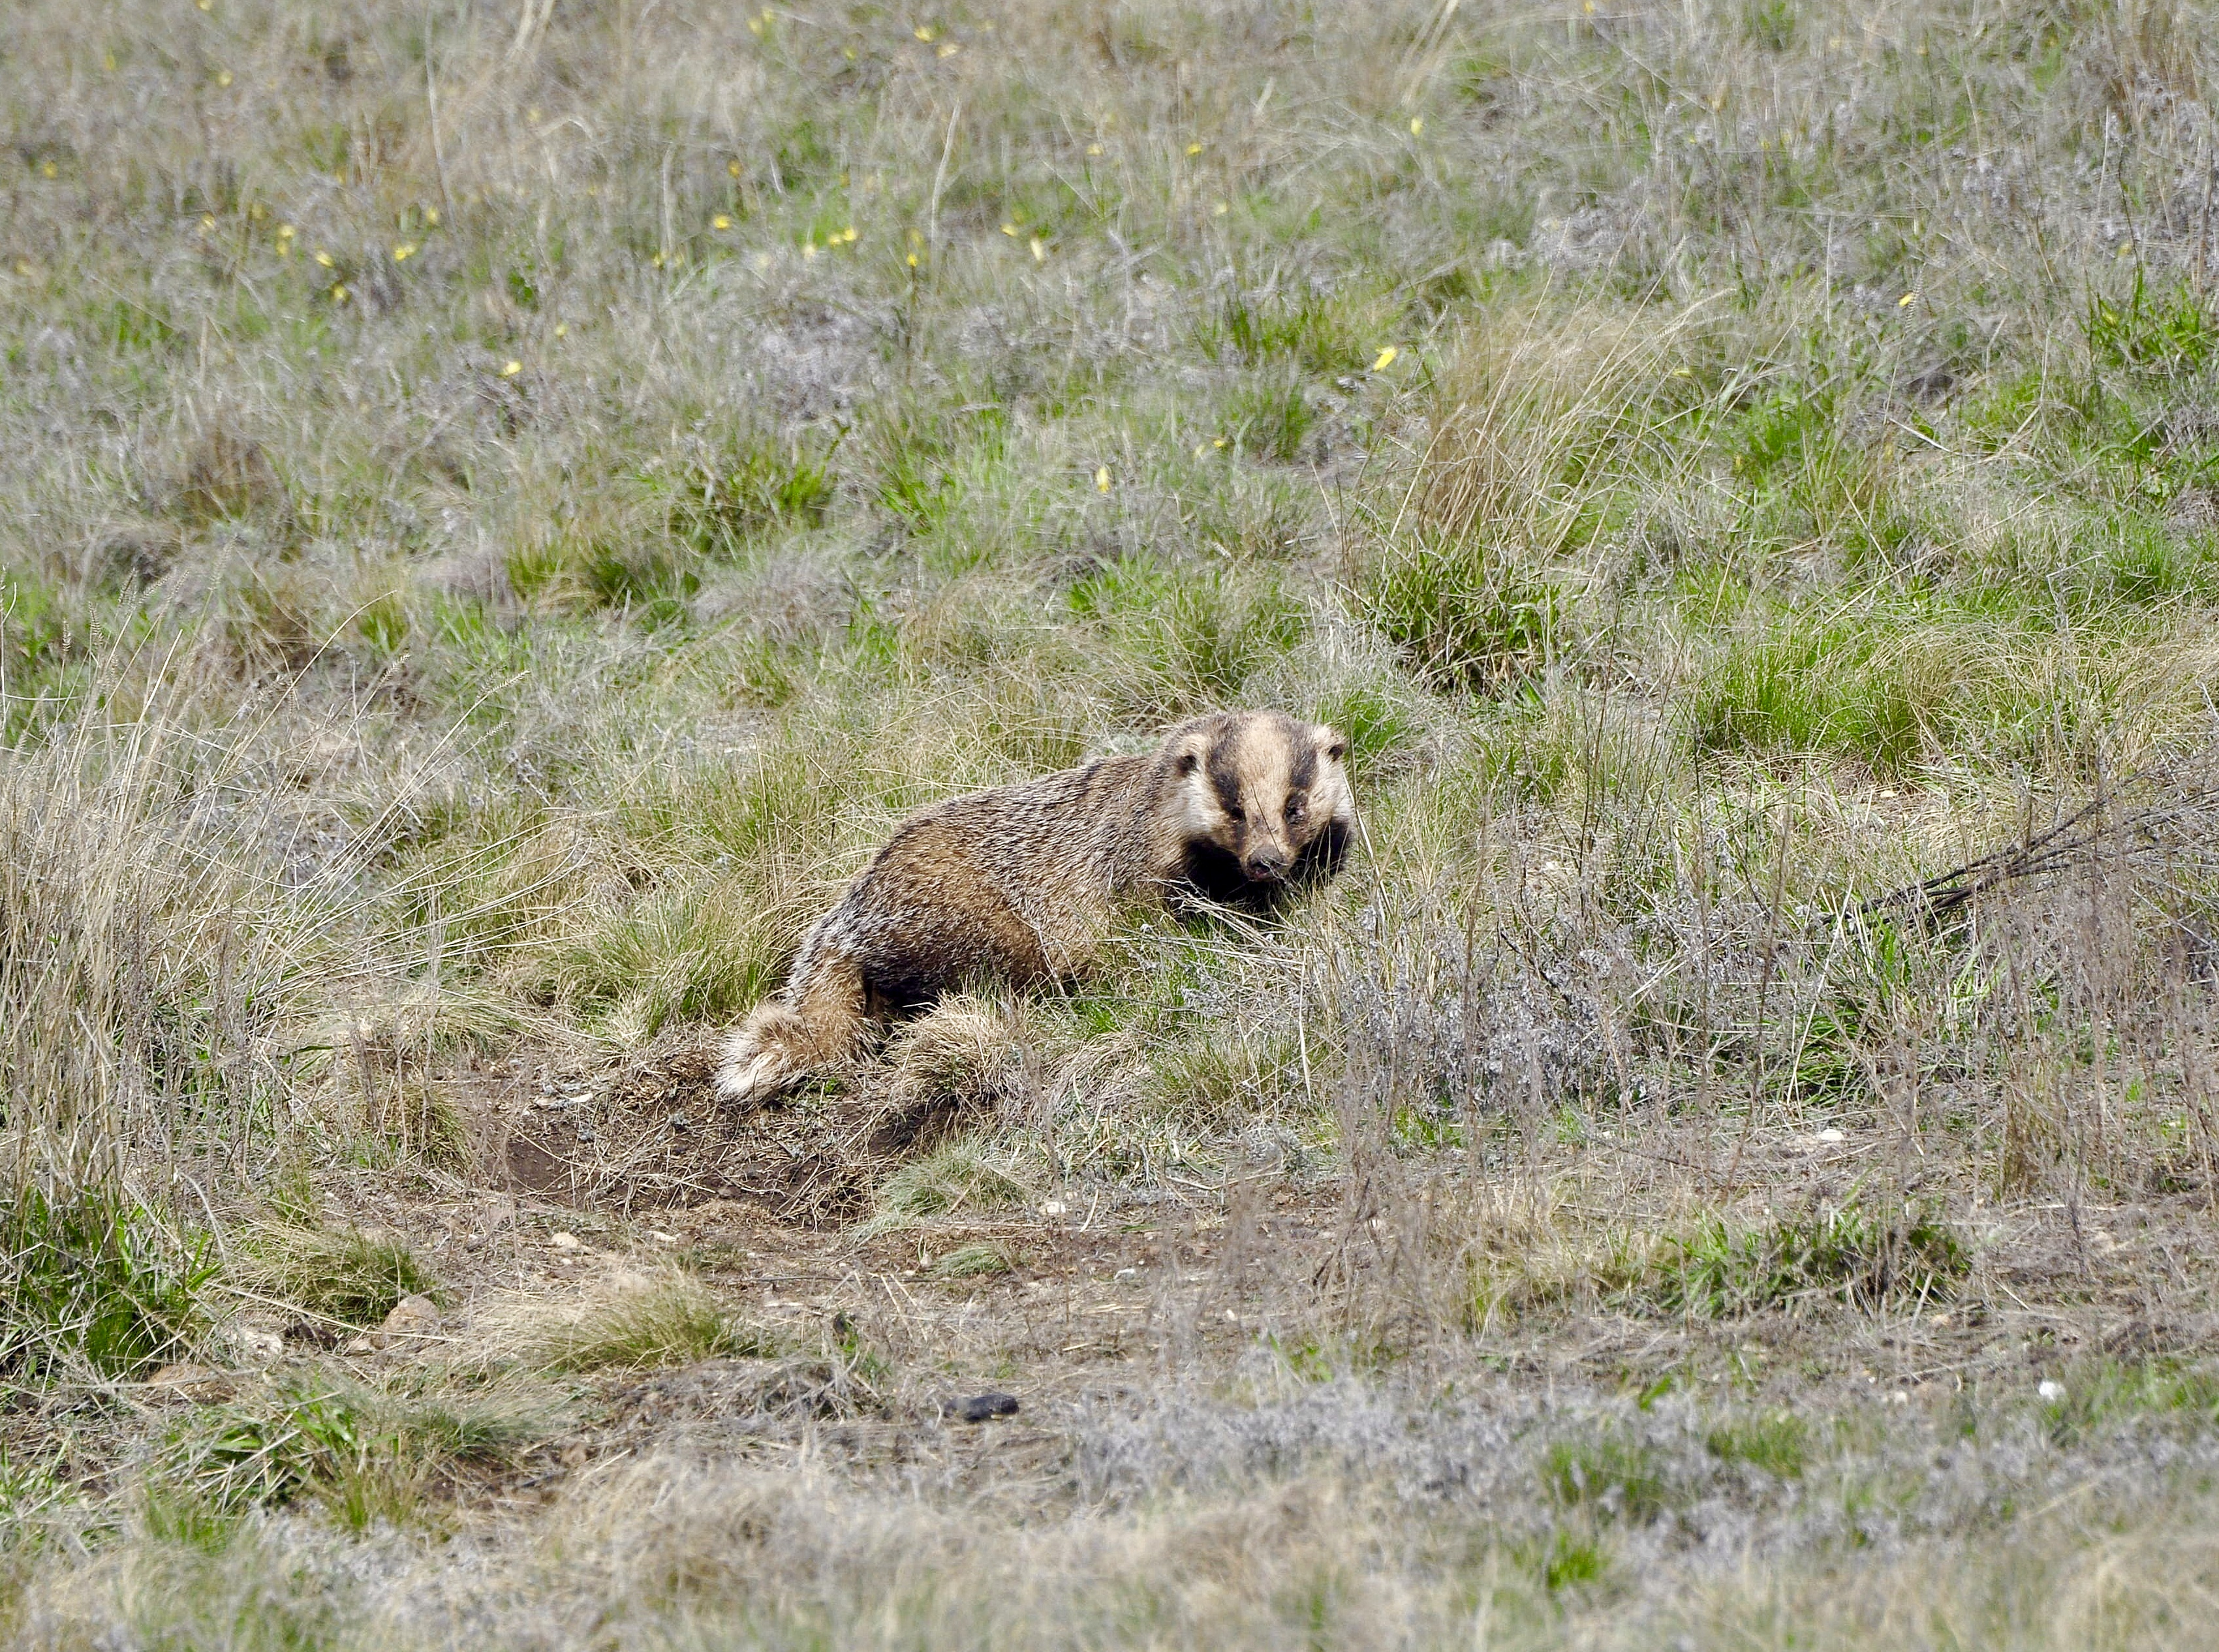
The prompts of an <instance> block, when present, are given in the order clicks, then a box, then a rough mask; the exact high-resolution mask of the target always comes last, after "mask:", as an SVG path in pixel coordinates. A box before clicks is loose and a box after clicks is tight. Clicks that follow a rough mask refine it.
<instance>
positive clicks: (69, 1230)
mask: <svg viewBox="0 0 2219 1652" xmlns="http://www.w3.org/2000/svg"><path fill="white" fill-rule="evenodd" d="M0 1241H4V1243H3V1244H0V1255H4V1257H5V1261H4V1262H0V1293H4V1304H5V1312H4V1313H0V1374H5V1375H6V1376H8V1377H9V1379H10V1380H13V1381H23V1380H34V1381H35V1380H36V1379H38V1378H40V1377H41V1376H53V1375H55V1374H57V1373H59V1371H62V1370H65V1369H70V1368H71V1367H73V1366H83V1367H90V1369H92V1370H94V1371H96V1372H98V1373H101V1374H103V1375H104V1376H126V1377H129V1376H142V1375H144V1374H145V1373H146V1371H148V1370H150V1369H152V1368H153V1367H154V1366H156V1365H158V1364H160V1363H163V1362H165V1360H171V1359H176V1358H179V1357H182V1356H183V1354H184V1353H185V1352H186V1351H188V1350H189V1348H190V1346H191V1342H192V1338H193V1335H194V1332H196V1329H198V1328H199V1327H200V1326H201V1325H202V1319H203V1316H202V1311H201V1307H200V1304H199V1301H198V1293H199V1292H200V1290H201V1289H202V1287H203V1286H205V1285H207V1284H208V1282H209V1281H210V1280H212V1279H213V1278H214V1276H215V1274H216V1272H217V1267H218V1264H217V1262H216V1260H215V1258H214V1252H213V1251H212V1249H211V1246H210V1245H209V1242H208V1239H207V1238H206V1236H205V1235H201V1236H196V1237H194V1238H191V1239H185V1240H183V1241H182V1242H181V1241H180V1240H179V1239H177V1237H175V1236H173V1235H172V1234H171V1233H166V1232H165V1231H164V1230H163V1228H162V1227H160V1226H159V1225H158V1223H157V1222H156V1220H154V1219H153V1218H152V1215H151V1214H150V1213H149V1212H147V1211H146V1209H145V1208H142V1207H140V1206H137V1205H134V1204H132V1203H130V1202H127V1200H124V1199H122V1198H119V1197H118V1196H115V1194H113V1193H111V1192H109V1191H108V1190H106V1189H102V1188H98V1187H91V1188H77V1189H62V1190H58V1191H48V1190H47V1189H43V1188H40V1187H38V1186H35V1185H34V1186H31V1187H27V1188H24V1189H21V1190H19V1191H18V1192H16V1194H15V1195H14V1196H12V1197H10V1198H8V1199H7V1200H6V1201H5V1202H4V1203H0Z"/></svg>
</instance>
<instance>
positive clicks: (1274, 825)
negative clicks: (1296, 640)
mask: <svg viewBox="0 0 2219 1652" xmlns="http://www.w3.org/2000/svg"><path fill="white" fill-rule="evenodd" d="M1347 752H1348V742H1347V741H1346V740H1344V739H1343V738H1342V737H1341V736H1339V734H1337V733H1335V732H1334V731H1333V730H1332V729H1329V728H1327V726H1326V725H1325V724H1322V723H1298V722H1296V720H1295V719H1294V718H1293V717H1287V716H1284V714H1282V713H1280V712H1277V711H1222V712H1220V713H1218V714H1217V715H1215V716H1214V717H1198V718H1197V719H1196V720H1195V721H1194V722H1192V723H1189V724H1182V725H1181V726H1180V727H1179V728H1178V729H1175V730H1172V735H1171V736H1170V738H1169V740H1168V741H1167V742H1165V748H1164V761H1165V765H1166V768H1167V774H1166V778H1167V779H1168V780H1169V783H1170V785H1171V786H1172V792H1173V798H1174V803H1173V810H1172V812H1173V814H1174V816H1175V817H1176V818H1177V820H1178V826H1179V829H1180V830H1181V832H1182V833H1183V834H1184V840H1185V844H1186V848H1187V849H1188V851H1189V855H1188V858H1189V860H1190V875H1193V876H1194V878H1195V881H1197V882H1198V883H1201V884H1202V885H1203V887H1204V889H1205V890H1206V891H1207V892H1209V893H1212V894H1215V895H1217V896H1219V897H1221V898H1222V897H1223V896H1224V895H1225V893H1227V892H1228V891H1225V890H1223V889H1221V888H1219V887H1214V886H1213V885H1221V884H1223V883H1224V882H1225V881H1226V877H1225V875H1224V874H1229V873H1237V875H1238V879H1240V880H1245V881H1246V883H1248V884H1250V885H1263V886H1265V887H1271V886H1273V885H1279V884H1282V883H1284V882H1285V881H1286V879H1288V878H1289V877H1290V876H1291V875H1293V874H1294V873H1296V872H1297V871H1298V870H1302V871H1307V870H1309V869H1311V868H1316V869H1319V870H1322V871H1327V872H1331V871H1333V870H1337V869H1338V866H1339V860H1340V856H1341V854H1342V853H1343V851H1344V849H1345V848H1346V840H1347V835H1348V832H1349V829H1350V828H1351V827H1352V825H1353V824H1354V823H1355V819H1356V804H1355V799H1354V798H1352V796H1351V794H1350V792H1349V789H1348V775H1347V773H1346V770H1344V769H1343V768H1342V767H1341V759H1342V758H1343V757H1344V756H1346V755H1347ZM1212 867H1214V868H1215V869H1216V872H1217V873H1218V875H1215V876H1210V875H1203V873H1204V872H1205V869H1207V868H1212Z"/></svg>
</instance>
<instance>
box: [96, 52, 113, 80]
mask: <svg viewBox="0 0 2219 1652" xmlns="http://www.w3.org/2000/svg"><path fill="white" fill-rule="evenodd" d="M100 66H101V67H102V68H103V69H105V70H107V71H108V72H109V73H110V74H111V75H112V74H114V73H115V53H113V52H103V53H101V54H100Z"/></svg>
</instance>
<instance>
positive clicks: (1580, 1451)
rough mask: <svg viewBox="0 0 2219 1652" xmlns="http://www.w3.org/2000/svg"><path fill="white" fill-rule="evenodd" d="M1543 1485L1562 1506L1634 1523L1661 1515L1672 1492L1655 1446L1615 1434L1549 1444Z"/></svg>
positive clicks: (1544, 1462) (1543, 1466)
mask: <svg viewBox="0 0 2219 1652" xmlns="http://www.w3.org/2000/svg"><path fill="white" fill-rule="evenodd" d="M1541 1484H1542V1487H1543V1489H1545V1491H1546V1492H1547V1493H1548V1494H1549V1495H1550V1497H1551V1498H1552V1499H1553V1500H1555V1501H1556V1503H1557V1505H1558V1506H1560V1507H1563V1508H1567V1509H1576V1508H1584V1509H1589V1510H1592V1511H1594V1512H1595V1513H1597V1514H1600V1515H1602V1516H1605V1517H1607V1518H1620V1519H1627V1520H1635V1521H1645V1520H1651V1519H1654V1518H1656V1516H1657V1515H1658V1514H1659V1513H1661V1512H1663V1509H1664V1506H1665V1505H1666V1503H1667V1502H1668V1501H1669V1500H1670V1497H1671V1491H1672V1487H1671V1481H1670V1479H1669V1477H1668V1475H1666V1472H1665V1468H1664V1463H1663V1457H1662V1456H1660V1455H1659V1453H1658V1452H1657V1451H1656V1448H1655V1447H1653V1446H1650V1445H1649V1444H1645V1443H1644V1442H1643V1441H1640V1440H1637V1439H1634V1438H1631V1437H1630V1436H1627V1435H1625V1434H1619V1433H1603V1434H1596V1435H1594V1436H1592V1437H1589V1438H1583V1439H1561V1440H1553V1441H1551V1443H1550V1445H1549V1449H1548V1450H1547V1452H1546V1453H1545V1455H1544V1456H1543V1457H1542V1459H1541Z"/></svg>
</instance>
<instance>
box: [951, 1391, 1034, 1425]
mask: <svg viewBox="0 0 2219 1652" xmlns="http://www.w3.org/2000/svg"><path fill="white" fill-rule="evenodd" d="M940 1411H941V1414H942V1416H945V1417H953V1418H954V1419H956V1420H957V1421H958V1422H966V1423H983V1422H985V1421H987V1420H989V1419H991V1418H995V1417H1014V1416H1016V1414H1017V1396H1016V1394H973V1395H972V1396H971V1397H970V1398H969V1399H968V1400H943V1401H942V1402H941V1407H940Z"/></svg>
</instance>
